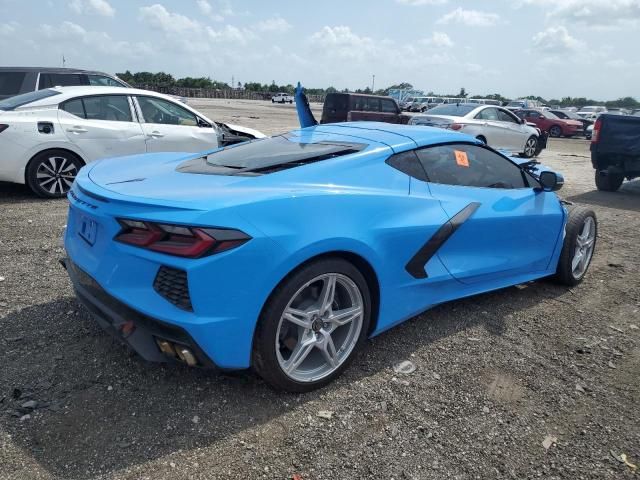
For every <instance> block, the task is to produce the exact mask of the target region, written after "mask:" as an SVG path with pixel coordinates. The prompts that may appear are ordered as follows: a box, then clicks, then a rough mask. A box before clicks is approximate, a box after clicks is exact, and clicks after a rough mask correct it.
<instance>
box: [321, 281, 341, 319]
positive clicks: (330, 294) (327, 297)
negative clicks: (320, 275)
mask: <svg viewBox="0 0 640 480" xmlns="http://www.w3.org/2000/svg"><path fill="white" fill-rule="evenodd" d="M337 278H338V277H337V275H335V274H329V275H327V276H326V277H325V278H324V284H323V285H322V291H321V292H320V315H323V314H324V313H325V312H327V311H329V310H330V309H331V305H333V300H334V297H335V294H336V280H337Z"/></svg>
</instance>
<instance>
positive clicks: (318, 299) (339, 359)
mask: <svg viewBox="0 0 640 480" xmlns="http://www.w3.org/2000/svg"><path fill="white" fill-rule="evenodd" d="M370 303H371V302H370V297H369V291H368V288H367V284H366V281H365V279H364V277H363V276H362V274H361V273H360V272H359V271H358V270H357V269H356V268H355V267H354V266H353V265H352V264H350V263H349V262H347V261H345V260H342V259H337V258H336V259H325V260H320V261H318V262H314V263H312V264H309V265H307V266H305V267H303V268H302V269H301V270H299V271H298V272H296V273H295V274H293V275H292V276H291V277H290V278H289V279H287V280H286V281H285V282H284V284H282V285H281V286H279V287H278V288H277V289H276V291H275V292H274V294H273V295H272V298H271V299H270V300H269V302H268V304H267V306H266V307H265V309H264V311H263V314H262V315H261V318H260V324H259V325H258V331H257V333H256V339H255V342H254V362H253V363H254V367H255V369H256V371H257V372H258V374H259V375H260V376H261V377H262V378H263V379H264V380H265V381H266V382H267V383H269V384H270V385H271V386H273V387H275V388H277V389H282V390H287V391H291V392H306V391H310V390H313V389H315V388H319V387H321V386H324V385H326V384H327V383H329V382H331V381H332V380H333V379H335V378H336V377H338V376H339V375H340V374H341V373H342V371H343V370H344V369H345V368H346V367H347V365H348V364H349V363H350V362H351V361H352V360H353V357H354V354H355V352H356V350H357V349H358V347H359V346H360V345H361V343H362V341H363V340H364V338H365V336H366V334H367V331H368V327H369V317H370Z"/></svg>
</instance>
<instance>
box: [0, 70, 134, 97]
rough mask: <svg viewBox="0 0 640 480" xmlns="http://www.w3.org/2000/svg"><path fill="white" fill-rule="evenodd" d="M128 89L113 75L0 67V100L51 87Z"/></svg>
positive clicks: (125, 84)
mask: <svg viewBox="0 0 640 480" xmlns="http://www.w3.org/2000/svg"><path fill="white" fill-rule="evenodd" d="M80 85H94V86H101V87H130V85H128V84H127V83H126V82H124V81H122V80H120V79H119V78H118V77H116V76H114V75H109V74H108V73H104V72H96V71H91V70H78V69H74V68H45V67H0V100H4V99H5V98H9V97H13V96H14V95H20V94H21V93H27V92H33V91H36V90H42V89H45V88H51V87H67V86H80Z"/></svg>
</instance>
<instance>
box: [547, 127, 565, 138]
mask: <svg viewBox="0 0 640 480" xmlns="http://www.w3.org/2000/svg"><path fill="white" fill-rule="evenodd" d="M549 135H550V136H552V137H553V138H558V137H561V136H562V127H560V126H558V125H554V126H552V127H551V128H550V129H549Z"/></svg>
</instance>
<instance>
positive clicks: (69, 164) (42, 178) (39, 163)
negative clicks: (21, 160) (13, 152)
mask: <svg viewBox="0 0 640 480" xmlns="http://www.w3.org/2000/svg"><path fill="white" fill-rule="evenodd" d="M83 165H84V163H83V162H82V160H81V159H80V157H78V156H77V155H76V154H74V153H71V152H69V151H68V150H46V151H44V152H40V153H39V154H37V155H36V156H35V157H33V158H32V159H31V161H30V162H29V165H28V166H27V174H26V180H27V185H29V188H30V189H31V190H32V191H33V193H35V194H36V195H38V196H39V197H42V198H61V197H64V196H66V195H67V192H69V190H70V189H71V184H72V183H73V181H74V180H75V178H76V175H77V174H78V170H80V169H81V168H82V167H83Z"/></svg>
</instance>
